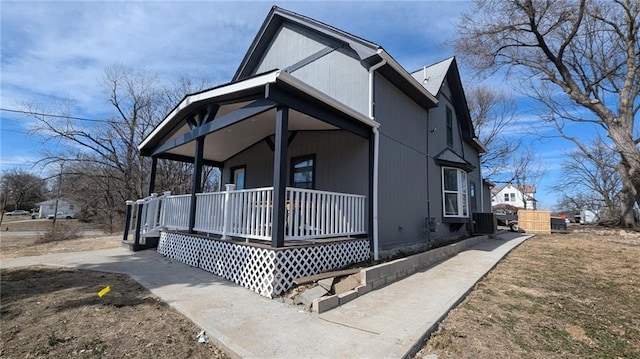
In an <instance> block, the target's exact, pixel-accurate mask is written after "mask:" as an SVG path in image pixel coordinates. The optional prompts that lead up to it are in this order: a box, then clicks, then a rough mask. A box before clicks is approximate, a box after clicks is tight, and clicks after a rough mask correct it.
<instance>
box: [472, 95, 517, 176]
mask: <svg viewBox="0 0 640 359" xmlns="http://www.w3.org/2000/svg"><path fill="white" fill-rule="evenodd" d="M467 102H468V105H469V112H470V113H471V119H472V121H473V127H474V129H475V131H476V134H477V136H478V139H479V140H480V142H482V144H483V145H484V146H485V147H486V148H487V149H488V150H489V152H488V153H486V154H484V155H483V156H482V161H481V165H482V175H483V176H484V177H485V178H488V179H490V180H496V176H498V175H499V173H500V172H502V171H504V170H505V169H506V168H507V166H508V159H509V157H510V155H511V154H512V153H513V152H515V150H516V149H517V148H518V146H519V145H520V141H519V140H518V139H516V138H514V137H509V127H510V126H511V125H512V124H513V123H514V122H515V120H516V116H515V113H516V109H517V107H516V103H515V101H514V100H513V99H512V98H510V97H509V96H507V94H505V93H504V92H499V91H495V90H493V89H491V88H489V87H487V86H478V87H474V88H472V89H471V90H470V91H469V92H467Z"/></svg>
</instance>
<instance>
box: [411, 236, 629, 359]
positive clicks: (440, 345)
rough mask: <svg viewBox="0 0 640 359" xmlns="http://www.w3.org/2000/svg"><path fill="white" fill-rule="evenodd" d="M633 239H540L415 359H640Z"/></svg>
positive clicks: (488, 282) (502, 266)
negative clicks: (434, 358)
mask: <svg viewBox="0 0 640 359" xmlns="http://www.w3.org/2000/svg"><path fill="white" fill-rule="evenodd" d="M636 233H637V232H625V235H622V234H621V232H620V231H619V230H614V229H611V230H607V229H602V228H591V229H589V228H581V229H580V230H579V231H575V232H573V233H570V234H554V235H538V236H536V237H534V238H532V239H529V240H528V241H526V242H524V243H523V244H522V245H521V246H519V247H518V248H517V249H516V250H514V251H513V252H512V253H510V254H509V255H508V256H507V258H506V259H504V260H503V261H502V262H501V263H499V264H498V266H497V267H496V268H495V269H494V270H493V271H491V272H490V273H489V274H488V275H487V277H486V278H485V279H483V280H482V281H481V282H479V283H478V284H477V285H476V287H475V289H474V290H473V291H472V292H471V293H470V294H469V296H468V297H467V298H466V299H465V300H464V301H463V302H462V303H461V304H460V305H459V306H458V307H457V308H456V309H454V310H452V311H451V312H450V313H449V315H448V316H447V318H446V319H445V320H444V321H443V322H442V323H441V325H440V327H439V329H438V330H437V331H436V332H435V333H434V334H432V336H431V338H430V339H429V340H428V342H427V343H426V345H425V346H424V347H423V348H422V350H421V351H420V352H419V353H418V354H417V355H416V357H417V358H422V357H424V356H426V355H428V354H436V355H437V356H438V358H440V359H446V358H605V357H606V358H639V357H640V310H638V303H640V287H639V286H638V283H640V260H638V258H640V246H639V245H638V240H640V238H639V237H640V236H638V237H636Z"/></svg>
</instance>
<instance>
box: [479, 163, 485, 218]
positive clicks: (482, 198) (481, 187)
mask: <svg viewBox="0 0 640 359" xmlns="http://www.w3.org/2000/svg"><path fill="white" fill-rule="evenodd" d="M478 176H479V177H480V213H484V180H483V179H482V155H481V154H480V153H478Z"/></svg>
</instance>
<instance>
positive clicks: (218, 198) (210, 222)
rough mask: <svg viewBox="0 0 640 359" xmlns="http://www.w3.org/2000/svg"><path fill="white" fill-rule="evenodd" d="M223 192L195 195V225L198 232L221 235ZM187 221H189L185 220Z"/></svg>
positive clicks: (222, 225)
mask: <svg viewBox="0 0 640 359" xmlns="http://www.w3.org/2000/svg"><path fill="white" fill-rule="evenodd" d="M224 197H225V192H209V193H198V194H196V198H197V199H196V223H195V226H194V227H193V229H194V230H196V231H198V232H206V233H214V234H220V235H221V234H222V233H223V227H224ZM187 220H189V219H188V218H187Z"/></svg>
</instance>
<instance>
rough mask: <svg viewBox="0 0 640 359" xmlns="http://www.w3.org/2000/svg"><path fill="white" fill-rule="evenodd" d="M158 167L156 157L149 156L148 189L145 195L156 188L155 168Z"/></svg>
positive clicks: (148, 194) (149, 194)
mask: <svg viewBox="0 0 640 359" xmlns="http://www.w3.org/2000/svg"><path fill="white" fill-rule="evenodd" d="M157 167H158V157H151V173H149V191H148V192H147V196H151V194H152V193H153V192H155V190H156V168H157Z"/></svg>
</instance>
